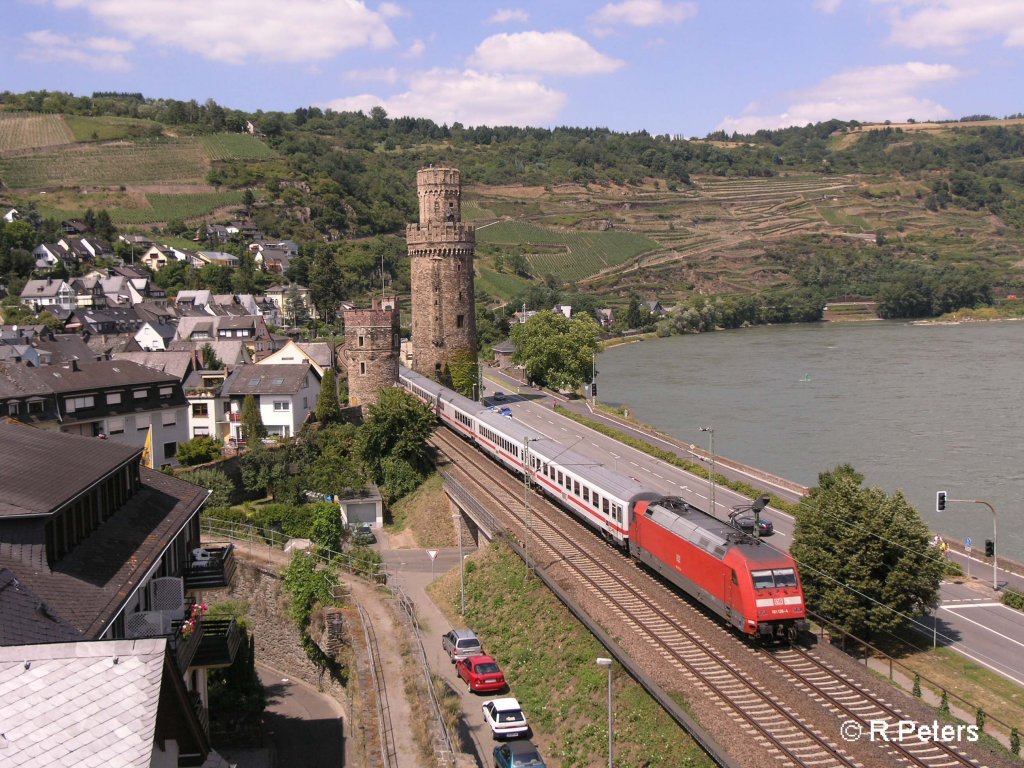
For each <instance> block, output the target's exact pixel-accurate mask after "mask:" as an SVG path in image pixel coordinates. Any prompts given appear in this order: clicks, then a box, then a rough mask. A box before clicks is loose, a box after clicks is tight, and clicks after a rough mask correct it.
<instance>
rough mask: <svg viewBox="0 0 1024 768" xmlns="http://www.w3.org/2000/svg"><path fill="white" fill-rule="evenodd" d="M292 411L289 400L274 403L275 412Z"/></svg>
mask: <svg viewBox="0 0 1024 768" xmlns="http://www.w3.org/2000/svg"><path fill="white" fill-rule="evenodd" d="M291 409H292V404H291V403H289V402H288V401H287V400H275V401H274V410H275V411H290V410H291Z"/></svg>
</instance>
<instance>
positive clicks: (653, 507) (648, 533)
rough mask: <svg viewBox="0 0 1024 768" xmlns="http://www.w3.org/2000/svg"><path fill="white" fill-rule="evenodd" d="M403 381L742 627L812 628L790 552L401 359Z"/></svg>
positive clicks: (770, 637)
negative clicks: (662, 491)
mask: <svg viewBox="0 0 1024 768" xmlns="http://www.w3.org/2000/svg"><path fill="white" fill-rule="evenodd" d="M398 384H399V386H401V387H402V388H403V389H405V390H406V391H407V392H409V393H410V394H412V395H414V396H415V397H417V398H418V399H420V400H421V401H423V402H424V403H426V404H427V405H428V406H429V407H430V409H431V410H432V411H433V413H434V415H435V416H436V417H437V419H438V420H439V421H440V423H442V424H444V425H445V426H446V427H448V428H449V429H451V430H452V431H454V432H455V433H456V434H458V435H460V436H462V437H463V438H465V439H466V440H468V441H470V442H472V443H474V444H475V445H476V446H477V447H478V448H479V449H480V450H481V451H483V452H484V453H486V454H487V455H488V456H490V457H491V458H492V459H493V460H495V461H496V462H497V463H499V464H501V465H503V466H504V467H506V468H507V469H508V470H510V471H511V472H513V473H515V474H517V475H520V476H522V475H523V474H527V475H528V476H529V479H530V482H531V483H533V485H534V487H536V488H537V489H538V490H539V491H540V492H541V493H543V494H544V495H545V496H546V497H548V498H549V499H551V500H552V501H553V502H555V503H556V504H558V505H559V506H560V507H562V508H563V509H565V510H567V511H568V512H569V513H570V514H572V515H573V516H575V517H577V518H579V519H580V520H582V521H583V522H584V523H585V524H586V525H588V526H589V527H591V528H593V529H594V530H595V531H596V532H597V533H598V534H599V535H600V536H602V537H603V538H604V539H605V540H607V541H608V542H609V543H611V544H613V545H615V546H616V547H618V548H619V549H621V550H622V551H623V552H624V553H626V554H628V555H629V556H630V557H632V558H634V559H635V560H637V561H639V562H640V563H643V564H644V565H645V566H647V568H649V569H650V570H652V571H654V572H655V573H658V574H659V575H661V576H662V577H663V578H665V579H666V580H668V581H669V582H671V583H672V584H674V585H675V586H677V587H678V588H679V589H681V590H682V591H683V592H685V593H686V594H688V595H690V596H691V597H692V598H694V599H695V600H697V602H699V603H701V604H702V605H704V606H705V607H707V608H708V609H710V610H711V611H712V612H714V613H715V614H717V615H718V616H720V617H721V618H722V620H723V621H725V622H726V624H728V625H729V626H730V627H732V628H734V629H735V630H736V631H737V632H739V633H741V634H743V635H745V636H748V637H751V638H755V639H759V640H763V641H783V640H789V641H792V640H795V639H796V638H797V636H798V635H799V633H800V632H802V631H805V630H807V629H808V628H809V624H808V622H807V617H806V606H805V604H804V595H803V588H802V586H801V583H800V574H799V571H798V569H797V567H796V563H795V562H794V561H793V558H792V557H790V555H789V553H787V552H783V551H780V550H778V549H777V548H775V547H772V546H769V545H766V544H764V543H763V542H762V541H761V540H760V539H758V538H755V537H753V536H751V535H749V534H746V533H743V532H741V531H740V530H738V529H737V528H735V527H733V526H732V525H730V524H729V523H727V522H725V521H722V520H719V519H718V518H716V517H714V516H713V515H709V514H707V513H706V512H704V511H703V510H700V509H698V508H697V507H695V506H693V505H691V504H689V503H688V502H686V501H685V500H683V499H681V498H679V497H676V496H666V495H665V494H664V493H661V492H659V491H656V490H653V489H650V488H647V487H645V486H644V484H643V483H641V482H640V481H639V480H637V479H636V478H634V477H631V476H628V475H622V474H620V473H618V472H616V471H613V470H612V469H609V468H608V467H606V466H604V465H603V464H601V463H600V462H597V461H595V460H594V459H593V458H590V457H587V456H584V455H582V454H580V453H578V452H577V451H574V450H573V449H572V448H571V447H567V446H565V445H563V444H562V443H560V442H558V441H557V440H553V439H552V438H550V437H548V436H547V435H544V434H542V433H540V432H538V431H536V430H534V429H531V428H530V427H527V426H526V425H524V424H521V423H520V422H517V421H516V420H515V419H513V418H510V417H509V416H508V415H503V414H502V413H501V411H500V410H498V409H494V408H487V407H486V406H484V405H481V404H480V403H477V402H476V401H474V400H471V399H469V398H467V397H464V396H462V395H460V394H458V393H457V392H454V391H453V390H451V389H448V388H447V387H445V386H443V385H442V384H440V383H438V382H437V381H434V380H433V379H431V378H429V377H427V376H423V375H421V374H419V373H416V372H415V371H412V370H410V369H407V368H405V367H404V366H402V367H400V368H399V375H398Z"/></svg>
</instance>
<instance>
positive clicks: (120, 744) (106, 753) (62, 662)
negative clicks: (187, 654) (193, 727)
mask: <svg viewBox="0 0 1024 768" xmlns="http://www.w3.org/2000/svg"><path fill="white" fill-rule="evenodd" d="M166 646H167V641H166V639H163V638H157V639H152V638H147V639H144V640H107V641H102V642H91V643H84V642H78V643H55V644H49V645H23V646H13V647H10V648H0V723H3V733H2V734H0V755H3V758H2V759H3V765H4V766H11V768H30V767H31V768H35V767H36V766H39V767H40V768H41V767H42V766H47V767H48V768H49V767H50V766H69V767H70V766H92V765H103V766H115V765H116V766H125V767H126V768H134V767H135V766H138V768H146V767H147V766H149V765H151V764H152V762H153V758H154V754H153V753H154V751H155V743H154V742H155V737H156V728H157V714H158V711H159V709H160V692H161V688H162V687H163V685H164V657H165V655H166V653H167V651H166Z"/></svg>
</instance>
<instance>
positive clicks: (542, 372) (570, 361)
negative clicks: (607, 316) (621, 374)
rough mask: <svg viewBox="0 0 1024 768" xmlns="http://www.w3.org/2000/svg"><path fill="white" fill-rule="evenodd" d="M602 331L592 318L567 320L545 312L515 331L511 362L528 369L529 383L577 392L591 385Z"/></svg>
mask: <svg viewBox="0 0 1024 768" xmlns="http://www.w3.org/2000/svg"><path fill="white" fill-rule="evenodd" d="M599 332H600V328H599V326H598V325H597V322H596V321H595V320H594V319H593V318H592V317H590V316H589V315H575V316H573V317H572V318H567V317H566V316H565V315H562V314H561V313H555V312H551V311H549V310H544V311H543V312H538V313H537V314H536V315H534V316H533V317H531V318H530V319H529V320H527V321H526V322H525V323H523V324H519V325H514V326H513V327H512V341H513V342H514V343H515V345H516V351H515V352H514V353H513V355H512V360H513V362H515V363H518V364H519V365H522V366H525V368H526V376H527V379H528V380H530V381H534V382H537V383H539V384H542V385H544V386H546V387H554V388H557V389H576V388H578V387H580V386H582V385H583V382H585V381H590V376H591V370H592V368H593V355H594V353H595V352H597V350H598V345H597V335H598V333H599Z"/></svg>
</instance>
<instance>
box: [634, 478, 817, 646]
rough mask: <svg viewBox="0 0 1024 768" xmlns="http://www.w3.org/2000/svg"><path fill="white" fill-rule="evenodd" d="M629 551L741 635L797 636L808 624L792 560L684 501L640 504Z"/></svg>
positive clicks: (783, 553)
mask: <svg viewBox="0 0 1024 768" xmlns="http://www.w3.org/2000/svg"><path fill="white" fill-rule="evenodd" d="M629 551H630V554H631V555H632V556H633V557H635V558H636V559H638V560H640V561H641V562H642V563H644V564H645V565H647V566H648V567H649V568H651V569H652V570H654V571H656V572H657V573H659V574H661V575H662V576H663V577H664V578H666V579H668V580H669V581H671V582H672V583H673V584H675V585H676V586H678V587H679V588H680V589H682V590H683V591H684V592H686V593H687V594H689V595H691V596H693V597H694V598H695V599H697V600H698V601H699V602H701V603H702V604H704V605H706V606H707V607H708V608H710V609H711V610H712V611H714V612H715V613H717V614H718V615H719V616H721V617H722V618H723V619H725V620H726V621H727V622H728V623H729V624H731V625H732V626H734V627H735V628H736V629H737V630H739V631H740V632H742V633H743V634H745V635H751V636H754V637H757V638H759V639H762V640H787V639H788V640H795V639H796V637H797V635H798V633H799V632H801V631H804V630H806V629H808V628H809V624H808V622H807V618H806V609H805V607H804V595H803V589H802V588H801V586H800V577H799V576H798V574H797V569H796V564H795V563H794V562H793V558H791V557H790V556H789V554H788V553H786V552H782V551H780V550H778V549H776V548H774V547H771V546H769V545H766V544H762V543H761V542H760V541H759V540H758V539H755V538H754V537H752V536H749V535H747V534H745V533H741V532H740V531H737V530H736V529H735V528H733V527H732V526H730V525H728V524H727V523H724V522H722V521H721V520H718V519H717V518H714V517H712V516H711V515H708V514H705V513H704V512H702V511H700V510H699V509H697V508H696V507H691V506H690V505H689V504H687V503H686V502H685V501H683V500H682V499H679V498H675V497H668V498H662V499H656V500H652V501H639V502H637V504H636V506H635V507H634V509H633V524H632V526H631V528H630V536H629Z"/></svg>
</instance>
